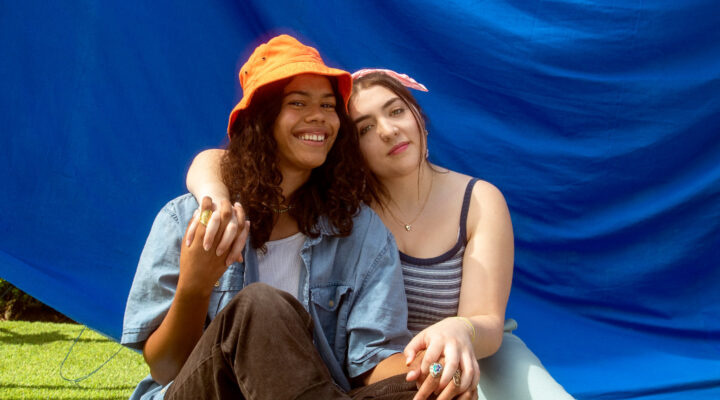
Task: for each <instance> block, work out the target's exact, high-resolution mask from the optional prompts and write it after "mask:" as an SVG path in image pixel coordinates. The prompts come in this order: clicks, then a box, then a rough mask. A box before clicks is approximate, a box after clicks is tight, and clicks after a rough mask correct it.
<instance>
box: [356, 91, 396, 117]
mask: <svg viewBox="0 0 720 400" xmlns="http://www.w3.org/2000/svg"><path fill="white" fill-rule="evenodd" d="M397 100H401V101H402V99H400V98H399V97H397V96H396V97H393V98H392V99H390V100H388V101H386V102H385V104H383V105H382V109H383V110H384V109H386V108H388V107H390V106H391V105H392V104H393V103H394V102H395V101H397ZM368 118H370V116H369V115H363V116H360V117H358V118H356V119H355V120H354V121H353V122H355V123H356V124H359V123H360V122H362V121H364V120H366V119H368Z"/></svg>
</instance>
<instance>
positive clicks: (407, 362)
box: [405, 357, 411, 365]
mask: <svg viewBox="0 0 720 400" xmlns="http://www.w3.org/2000/svg"><path fill="white" fill-rule="evenodd" d="M410 361H411V359H410V357H408V358H406V359H405V365H410Z"/></svg>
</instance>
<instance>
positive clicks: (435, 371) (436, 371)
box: [430, 363, 443, 378]
mask: <svg viewBox="0 0 720 400" xmlns="http://www.w3.org/2000/svg"><path fill="white" fill-rule="evenodd" d="M442 370H443V366H442V364H440V363H432V365H430V376H432V377H433V378H437V377H438V376H440V374H441V373H442Z"/></svg>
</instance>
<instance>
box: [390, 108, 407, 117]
mask: <svg viewBox="0 0 720 400" xmlns="http://www.w3.org/2000/svg"><path fill="white" fill-rule="evenodd" d="M403 112H405V109H404V108H402V107H398V108H394V109H392V110H391V111H390V115H392V116H395V115H400V114H402V113H403Z"/></svg>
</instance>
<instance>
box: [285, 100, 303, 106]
mask: <svg viewBox="0 0 720 400" xmlns="http://www.w3.org/2000/svg"><path fill="white" fill-rule="evenodd" d="M288 105H290V106H293V107H302V106H304V105H305V103H303V102H302V101H300V100H290V101H288Z"/></svg>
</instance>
